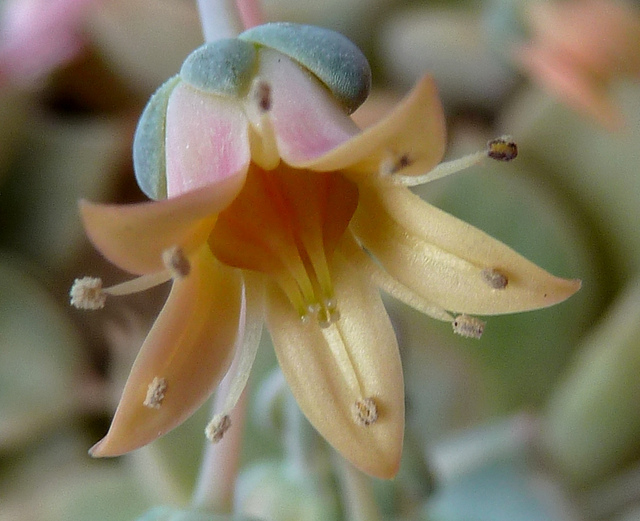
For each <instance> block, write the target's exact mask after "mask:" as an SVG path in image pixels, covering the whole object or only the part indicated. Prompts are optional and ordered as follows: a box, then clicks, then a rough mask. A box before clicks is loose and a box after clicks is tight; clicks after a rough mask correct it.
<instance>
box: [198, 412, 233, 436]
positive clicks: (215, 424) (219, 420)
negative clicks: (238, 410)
mask: <svg viewBox="0 0 640 521" xmlns="http://www.w3.org/2000/svg"><path fill="white" fill-rule="evenodd" d="M230 427H231V418H230V417H229V415H228V414H216V415H215V416H214V417H213V419H212V420H211V421H210V422H209V424H208V425H207V427H206V429H205V430H204V435H205V436H206V437H207V439H208V440H209V441H210V442H211V443H218V442H219V441H220V440H221V439H222V438H223V437H224V433H225V432H227V431H228V430H229V428H230Z"/></svg>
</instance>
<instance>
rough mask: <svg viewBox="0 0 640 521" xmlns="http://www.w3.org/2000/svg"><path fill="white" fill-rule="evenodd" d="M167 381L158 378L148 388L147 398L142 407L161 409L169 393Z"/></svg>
mask: <svg viewBox="0 0 640 521" xmlns="http://www.w3.org/2000/svg"><path fill="white" fill-rule="evenodd" d="M167 387H168V384H167V380H166V378H160V377H158V376H156V377H155V378H154V379H153V380H152V381H151V383H150V384H149V387H148V388H147V396H146V397H145V399H144V402H142V405H144V406H145V407H148V408H149V409H159V408H160V406H161V405H162V401H163V400H164V397H165V394H166V393H167Z"/></svg>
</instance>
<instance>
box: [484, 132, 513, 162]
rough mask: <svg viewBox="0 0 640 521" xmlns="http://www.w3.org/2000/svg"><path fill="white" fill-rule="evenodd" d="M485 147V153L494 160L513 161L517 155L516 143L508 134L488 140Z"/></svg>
mask: <svg viewBox="0 0 640 521" xmlns="http://www.w3.org/2000/svg"><path fill="white" fill-rule="evenodd" d="M487 148H488V150H487V155H488V156H489V157H490V158H491V159H495V160H496V161H513V160H514V159H515V158H516V157H518V145H517V144H516V143H515V141H513V140H512V139H511V138H510V137H508V136H502V137H499V138H497V139H493V140H491V141H489V143H487Z"/></svg>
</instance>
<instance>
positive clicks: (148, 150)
mask: <svg viewBox="0 0 640 521" xmlns="http://www.w3.org/2000/svg"><path fill="white" fill-rule="evenodd" d="M178 83H180V77H179V76H174V77H173V78H170V79H168V80H167V81H166V82H164V83H163V84H162V86H161V87H160V88H159V89H158V90H157V91H156V92H155V94H154V95H153V96H151V99H150V100H149V102H148V103H147V106H146V107H145V108H144V111H143V112H142V116H141V117H140V121H138V126H137V127H136V133H135V136H134V138H133V168H134V170H135V174H136V181H137V182H138V186H139V187H140V189H141V190H142V191H143V192H144V194H145V195H146V196H147V197H149V198H150V199H155V200H156V201H157V200H159V199H166V198H167V176H166V166H167V165H166V157H165V131H166V120H167V105H168V104H169V96H171V93H172V92H173V89H174V88H175V87H176V86H177V85H178Z"/></svg>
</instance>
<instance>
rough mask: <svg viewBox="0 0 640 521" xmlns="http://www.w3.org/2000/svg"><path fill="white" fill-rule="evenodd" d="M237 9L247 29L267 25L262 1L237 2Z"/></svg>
mask: <svg viewBox="0 0 640 521" xmlns="http://www.w3.org/2000/svg"><path fill="white" fill-rule="evenodd" d="M236 8H237V9H238V13H239V14H240V20H241V21H242V25H243V26H244V28H245V29H249V28H251V27H255V26H256V25H262V24H263V23H265V18H264V13H263V11H262V5H261V4H260V0H236Z"/></svg>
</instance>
